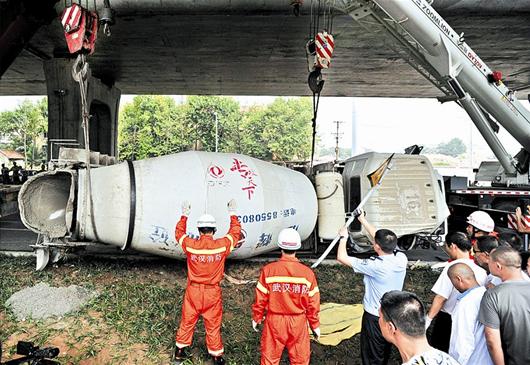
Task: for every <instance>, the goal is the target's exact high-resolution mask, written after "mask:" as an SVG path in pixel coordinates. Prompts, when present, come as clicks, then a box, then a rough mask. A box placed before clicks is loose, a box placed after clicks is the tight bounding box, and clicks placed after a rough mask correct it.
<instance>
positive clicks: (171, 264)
mask: <svg viewBox="0 0 530 365" xmlns="http://www.w3.org/2000/svg"><path fill="white" fill-rule="evenodd" d="M259 268H260V264H252V263H229V264H228V265H227V270H228V273H229V274H230V275H232V276H235V277H238V278H241V279H255V278H256V277H257V275H258V274H259ZM316 274H317V278H318V281H319V287H320V289H321V301H322V302H338V303H360V302H362V296H363V291H364V288H363V284H362V277H361V276H360V275H354V274H353V273H352V272H351V270H350V269H347V268H344V267H339V266H333V267H330V266H320V267H319V268H318V269H317V270H316ZM436 277H437V274H436V273H433V272H431V271H430V270H427V269H416V270H414V271H411V272H409V274H408V275H407V279H406V284H405V289H406V290H410V291H414V292H416V293H417V294H418V295H419V296H420V298H422V299H424V301H426V303H430V302H431V300H432V296H431V293H430V288H431V287H432V284H433V283H434V281H435V279H436ZM39 282H46V283H48V284H50V285H52V286H68V285H73V284H75V285H81V286H83V287H85V288H89V289H91V290H97V291H98V293H99V295H98V297H97V298H95V299H93V300H92V301H91V302H90V303H89V304H88V305H87V306H85V307H84V308H83V309H82V310H81V311H79V312H77V313H74V314H70V315H68V316H66V317H64V318H62V319H56V318H54V319H49V320H46V321H24V322H19V321H17V320H16V319H15V318H14V317H13V316H12V315H11V313H10V312H9V310H8V309H7V308H5V301H6V300H7V299H8V298H9V296H11V295H12V294H13V293H14V292H16V291H18V290H20V289H22V288H24V287H27V286H32V285H35V284H37V283H39ZM185 284H186V270H185V265H183V263H181V262H177V261H168V260H163V259H161V260H160V261H155V262H139V263H130V262H118V261H114V260H113V261H108V260H102V259H93V258H91V259H89V258H84V259H78V260H73V261H72V260H71V261H68V262H67V263H63V264H59V265H57V266H55V267H49V268H47V269H46V271H44V272H34V262H33V260H29V259H12V258H2V257H0V340H1V341H2V342H5V341H7V344H8V345H9V346H10V348H6V346H4V352H5V353H6V354H7V356H8V357H9V358H11V357H12V355H13V345H14V344H15V341H16V340H30V341H34V342H35V344H36V345H39V346H50V345H55V346H58V347H60V349H61V355H60V356H59V358H58V359H59V360H60V361H61V362H62V363H64V364H78V363H80V362H81V361H83V360H85V361H86V360H89V361H90V363H93V364H98V363H101V364H103V363H105V364H107V363H109V364H129V363H130V364H133V363H143V364H167V363H168V361H169V358H170V355H171V352H172V346H173V342H174V333H175V329H176V327H177V326H178V323H179V321H180V310H181V305H182V298H183V294H184V289H185V288H184V287H185ZM222 286H223V307H224V314H223V315H224V317H223V325H222V334H223V340H224V346H225V352H226V358H227V361H228V363H229V364H241V365H248V364H258V363H259V343H260V338H259V335H258V334H256V333H255V332H254V331H253V330H252V327H251V324H250V322H251V309H250V307H251V305H252V301H253V299H254V285H233V284H230V283H228V282H223V283H222ZM311 349H312V352H313V357H312V360H311V364H357V363H359V361H360V360H359V339H358V336H355V337H353V338H351V339H348V340H345V341H343V342H342V343H340V344H339V345H338V346H335V347H331V346H322V345H319V344H317V343H312V344H311ZM191 352H192V354H193V359H192V360H191V361H190V362H189V363H190V364H203V363H204V364H208V363H210V362H209V357H208V354H207V351H206V347H205V342H204V327H203V324H202V321H199V323H198V324H197V327H196V330H195V336H194V343H193V345H192V348H191ZM393 358H394V363H399V362H398V360H399V356H398V355H397V354H394V357H393ZM5 359H6V356H4V360H5ZM282 363H285V364H287V363H288V362H287V361H286V360H284V361H282Z"/></svg>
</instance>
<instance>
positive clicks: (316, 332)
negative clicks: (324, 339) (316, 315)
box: [312, 327, 320, 341]
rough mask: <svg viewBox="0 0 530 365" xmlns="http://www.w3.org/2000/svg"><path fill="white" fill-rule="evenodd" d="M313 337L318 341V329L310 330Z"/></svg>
mask: <svg viewBox="0 0 530 365" xmlns="http://www.w3.org/2000/svg"><path fill="white" fill-rule="evenodd" d="M312 331H313V335H314V336H315V339H316V340H317V341H318V340H319V339H320V327H317V328H315V329H313V330H312Z"/></svg>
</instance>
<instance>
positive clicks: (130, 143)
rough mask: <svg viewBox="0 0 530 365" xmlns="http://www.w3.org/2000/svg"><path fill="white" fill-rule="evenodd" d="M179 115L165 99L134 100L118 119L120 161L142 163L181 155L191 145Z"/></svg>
mask: <svg viewBox="0 0 530 365" xmlns="http://www.w3.org/2000/svg"><path fill="white" fill-rule="evenodd" d="M183 118H184V116H183V112H182V109H181V108H178V107H177V105H176V103H175V101H174V100H173V99H172V98H171V97H168V96H151V95H145V96H137V97H135V98H134V99H133V101H132V103H129V104H126V105H125V106H124V108H123V110H122V112H121V115H120V123H119V137H118V142H119V146H120V147H119V151H120V159H131V160H137V159H144V158H147V157H155V156H161V155H166V154H170V153H175V152H180V151H185V150H186V149H187V147H188V146H189V145H190V143H191V139H190V138H189V133H187V130H186V128H185V127H184V123H183Z"/></svg>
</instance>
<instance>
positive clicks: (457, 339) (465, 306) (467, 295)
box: [447, 263, 493, 365]
mask: <svg viewBox="0 0 530 365" xmlns="http://www.w3.org/2000/svg"><path fill="white" fill-rule="evenodd" d="M447 275H449V279H451V282H452V283H453V286H454V287H455V288H456V290H458V291H459V292H460V293H461V294H460V295H459V296H458V298H457V303H456V306H455V309H454V311H453V314H452V315H451V318H452V322H453V324H452V326H451V341H450V343H449V355H451V356H452V357H453V358H455V360H456V361H458V362H459V363H460V365H467V364H469V365H475V364H480V365H490V364H493V362H492V361H491V357H490V354H489V352H488V347H487V345H486V337H485V336H484V325H482V323H480V322H479V321H478V311H479V308H480V301H481V300H482V296H483V295H484V293H485V292H486V288H485V287H483V286H480V285H479V284H478V283H477V279H475V274H474V273H473V270H471V268H470V267H469V266H467V265H466V264H462V263H459V264H454V265H452V266H451V267H450V268H449V270H447Z"/></svg>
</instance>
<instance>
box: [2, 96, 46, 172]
mask: <svg viewBox="0 0 530 365" xmlns="http://www.w3.org/2000/svg"><path fill="white" fill-rule="evenodd" d="M47 129H48V100H47V99H46V98H42V99H41V100H40V101H38V102H35V103H33V102H31V101H29V100H25V101H24V102H22V103H21V104H20V105H19V106H18V107H17V108H16V109H15V110H13V111H6V112H2V113H0V135H3V136H6V137H7V140H8V141H9V142H8V143H6V144H5V145H3V146H2V148H7V149H12V150H17V151H23V153H24V156H25V157H26V160H27V163H29V164H30V165H31V166H33V165H39V164H40V161H41V160H44V159H46V151H45V148H44V146H45V144H46V141H45V139H44V135H45V133H46V131H47Z"/></svg>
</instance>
